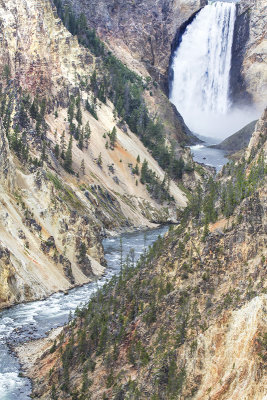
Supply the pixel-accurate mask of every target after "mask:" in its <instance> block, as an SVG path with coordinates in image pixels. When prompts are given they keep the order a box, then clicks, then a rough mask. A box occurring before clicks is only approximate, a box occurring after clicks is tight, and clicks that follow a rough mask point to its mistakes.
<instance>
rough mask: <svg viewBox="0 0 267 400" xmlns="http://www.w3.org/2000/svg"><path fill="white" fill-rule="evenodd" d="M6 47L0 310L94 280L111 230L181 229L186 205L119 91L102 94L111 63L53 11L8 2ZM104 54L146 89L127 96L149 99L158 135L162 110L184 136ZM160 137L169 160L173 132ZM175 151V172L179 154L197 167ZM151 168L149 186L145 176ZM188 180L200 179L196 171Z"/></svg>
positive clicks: (3, 22)
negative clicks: (119, 100)
mask: <svg viewBox="0 0 267 400" xmlns="http://www.w3.org/2000/svg"><path fill="white" fill-rule="evenodd" d="M0 40H1V43H2V45H1V47H0V61H1V66H2V67H1V74H0V80H1V82H0V84H1V85H0V100H1V101H0V103H1V107H0V117H1V118H2V122H3V128H2V125H1V129H0V170H1V174H0V192H1V204H0V207H1V218H0V233H1V234H0V245H1V256H0V273H1V288H0V297H1V301H0V307H5V306H8V305H11V304H14V303H16V302H20V301H25V300H33V299H37V298H41V297H44V296H47V295H49V294H50V293H52V292H54V291H56V290H60V289H62V290H65V289H68V288H70V287H72V286H73V285H77V284H82V283H85V282H88V281H89V280H90V279H91V278H92V276H93V275H99V274H101V273H102V272H103V267H101V265H100V264H102V266H103V265H104V258H103V249H102V246H101V240H102V238H103V235H104V234H105V232H110V231H114V230H119V229H130V228H131V227H133V226H138V227H144V226H153V223H159V222H166V221H170V220H176V218H177V215H176V211H177V208H178V209H179V208H183V207H185V206H186V203H187V199H186V196H185V194H184V192H183V191H182V190H180V189H179V187H178V185H177V183H175V182H174V181H172V180H170V179H169V178H168V179H167V175H166V172H165V171H164V170H163V169H162V168H161V167H160V166H159V164H158V162H157V161H156V160H155V159H154V158H153V156H152V154H151V150H150V151H149V150H148V149H147V148H146V147H145V145H144V141H141V139H143V138H142V135H143V134H142V132H141V134H140V135H139V137H137V136H136V135H135V134H133V132H132V131H131V129H130V128H129V125H128V124H127V123H126V122H125V121H124V120H123V118H122V117H119V116H118V112H117V109H116V108H115V106H114V104H113V103H112V99H113V98H114V92H115V89H112V90H113V92H112V95H110V97H108V96H105V97H104V96H102V100H100V99H99V98H97V97H96V92H94V89H93V88H94V85H95V87H98V85H99V87H101V88H102V87H103V82H104V78H105V72H106V71H105V72H104V71H103V70H101V68H102V67H103V65H104V62H103V60H102V61H101V59H100V57H99V56H96V55H95V54H94V52H93V51H91V50H90V49H88V48H86V47H84V46H82V45H81V44H80V43H79V42H78V39H77V37H76V36H72V35H71V34H70V33H69V32H68V31H67V29H66V28H65V27H64V25H63V24H62V22H61V21H60V19H59V18H58V16H57V13H56V10H55V8H53V7H52V6H51V4H50V2H48V1H45V0H40V1H38V2H36V1H34V0H27V1H18V0H17V1H15V2H14V1H11V0H10V1H6V2H2V3H1V4H0ZM95 40H96V43H97V44H98V45H99V46H100V47H101V44H99V43H100V42H98V41H97V39H95ZM101 48H102V47H101ZM104 56H105V57H106V58H105V61H106V60H107V58H108V57H110V59H108V60H109V61H110V62H115V66H116V67H117V68H121V70H122V72H123V73H124V74H126V76H128V75H129V76H130V78H129V79H132V80H133V81H136V82H137V84H138V85H139V86H137V84H136V86H135V88H134V90H135V92H134V90H133V89H132V87H131V90H132V91H133V92H134V93H135V94H136V93H137V95H138V96H139V92H140V93H141V92H142V93H143V96H144V99H143V98H141V97H140V96H139V97H137V99H138V101H139V102H140V108H142V110H141V111H142V113H143V112H144V108H145V106H144V104H145V101H147V104H150V107H151V110H153V113H152V114H151V116H149V111H147V114H146V115H145V118H146V121H147V120H148V119H149V118H150V120H149V121H150V125H149V128H150V129H156V133H157V134H158V133H159V126H158V125H156V124H154V123H153V120H154V118H155V114H157V113H159V112H161V113H162V115H164V116H166V117H167V119H168V120H167V122H166V123H167V124H170V125H172V128H171V129H170V131H172V132H174V136H175V135H176V132H178V131H179V129H181V135H182V136H183V135H185V133H184V131H183V129H185V128H181V126H182V122H181V123H179V126H178V125H177V121H176V122H175V121H172V120H171V118H172V115H173V114H172V112H173V111H172V108H171V106H170V104H169V103H168V107H169V108H168V107H165V104H166V101H168V100H167V98H166V97H164V95H163V93H162V92H161V91H160V90H159V89H158V88H156V87H154V86H153V85H152V83H151V82H150V83H149V82H146V80H145V77H144V76H140V75H136V74H134V73H132V72H131V71H129V70H128V69H126V67H124V66H121V64H120V63H119V61H116V60H115V61H114V58H112V56H110V54H107V53H105V54H104ZM104 56H103V57H104ZM101 62H102V64H101ZM114 68H115V67H114ZM94 71H95V72H94ZM127 74H128V75H127ZM96 75H97V77H96ZM107 77H108V78H109V79H110V81H112V79H113V76H112V77H111V76H107ZM101 79H102V81H101ZM92 82H94V85H93V83H92ZM129 82H130V83H129V84H127V83H126V84H125V85H126V86H125V87H126V89H125V91H126V92H127V93H129V92H130V90H129V85H131V83H132V82H131V81H129ZM110 85H111V83H110ZM127 85H128V86H127ZM145 88H146V89H145ZM157 91H158V94H157ZM150 92H151V94H150ZM115 94H116V93H115ZM112 96H113V97H112ZM99 97H100V95H99ZM103 97H104V98H103ZM145 98H147V100H145ZM140 99H141V100H140ZM135 100H136V99H135ZM170 110H171V111H170ZM141 117H142V115H141ZM139 118H140V117H139ZM135 120H137V117H136V119H133V123H135V122H136V121H135ZM114 129H115V130H114ZM147 130H148V129H147ZM112 132H113V136H112ZM114 132H115V133H114ZM112 140H113V142H112ZM160 140H161V144H162V145H164V146H165V145H166V147H164V148H165V149H166V151H167V153H168V156H169V154H170V150H169V149H170V141H171V135H169V136H168V133H167V134H166V137H163V136H161V137H160ZM158 142H159V140H158ZM165 142H166V144H165ZM8 143H9V144H8ZM68 149H69V150H68ZM174 152H176V156H177V160H178V161H177V162H178V164H179V162H180V161H179V157H180V156H182V157H183V158H184V160H185V162H186V163H187V164H188V165H187V166H188V167H190V166H191V165H192V162H191V157H190V155H189V152H188V151H187V150H186V149H183V148H182V147H181V146H179V145H178V146H175V148H174ZM145 160H146V161H147V166H148V170H147V169H146V173H148V174H150V175H149V177H150V178H149V179H150V182H148V181H144V180H143V179H141V169H142V165H143V163H144V162H145ZM67 161H68V162H69V164H68V167H67ZM182 165H184V164H183V162H182ZM149 171H150V172H149ZM184 174H185V176H186V177H187V178H188V176H190V177H191V178H192V180H193V181H197V180H198V179H200V176H199V174H198V173H197V172H196V171H193V169H192V167H190V168H188V171H187V172H186V171H184ZM151 177H152V178H151ZM151 179H152V181H153V182H154V184H155V185H156V186H154V187H152V186H151ZM190 180H191V179H190ZM160 193H161V194H162V196H161V194H160ZM159 194H160V196H159Z"/></svg>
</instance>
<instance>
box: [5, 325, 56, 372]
mask: <svg viewBox="0 0 267 400" xmlns="http://www.w3.org/2000/svg"><path fill="white" fill-rule="evenodd" d="M62 329H63V326H61V327H58V328H55V329H52V330H51V331H49V332H48V334H47V336H45V337H44V338H41V339H36V340H31V341H29V342H26V343H23V344H20V345H18V346H15V347H14V348H13V349H12V350H13V351H14V353H15V354H16V356H17V357H18V359H19V362H20V365H21V372H22V374H21V375H24V376H26V377H27V378H30V379H31V370H32V367H33V366H34V364H35V363H36V362H37V361H38V359H39V358H41V357H42V356H43V355H45V354H46V353H47V352H49V351H50V349H51V347H52V346H53V343H54V341H55V340H56V339H57V337H58V336H59V335H60V333H61V331H62Z"/></svg>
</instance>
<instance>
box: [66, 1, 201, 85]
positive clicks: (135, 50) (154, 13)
mask: <svg viewBox="0 0 267 400" xmlns="http://www.w3.org/2000/svg"><path fill="white" fill-rule="evenodd" d="M71 3H72V4H73V6H74V9H75V10H76V12H78V13H81V12H83V13H85V15H86V17H87V19H88V21H89V23H90V25H91V26H92V27H94V28H95V29H96V30H97V32H98V34H99V35H100V37H101V38H102V39H103V40H104V41H107V42H108V43H109V45H110V46H111V48H112V49H113V50H114V51H115V52H120V51H123V52H124V53H125V55H124V57H127V54H128V57H129V58H131V59H132V61H131V62H132V63H133V65H136V67H137V68H138V67H139V68H142V67H141V66H140V65H143V66H144V67H145V68H146V69H147V71H148V72H149V73H150V74H151V76H152V77H153V78H154V79H155V80H156V81H157V82H159V83H160V84H161V85H162V87H164V88H165V90H167V86H168V81H167V71H168V66H169V59H170V56H171V51H172V44H173V42H174V40H175V37H176V33H177V31H178V29H179V28H180V27H181V25H182V24H184V23H185V22H186V21H187V20H188V19H189V18H190V17H191V16H192V15H193V14H194V13H196V12H197V11H198V10H199V9H200V8H201V7H202V6H204V5H205V4H206V3H207V1H205V0H189V1H188V0H175V1H170V0H164V1H162V0H157V1H150V0H149V1H142V0H140V1H134V2H133V1H129V0H127V1H122V0H114V1H112V2H109V1H105V0H101V1H90V2H89V1H87V0H72V1H71ZM120 49H121V50H120Z"/></svg>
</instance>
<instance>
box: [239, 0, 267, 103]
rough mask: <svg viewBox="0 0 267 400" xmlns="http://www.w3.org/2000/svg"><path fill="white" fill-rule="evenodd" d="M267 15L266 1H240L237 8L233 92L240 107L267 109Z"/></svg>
mask: <svg viewBox="0 0 267 400" xmlns="http://www.w3.org/2000/svg"><path fill="white" fill-rule="evenodd" d="M266 11H267V5H266V1H264V0H253V1H247V0H241V1H240V2H239V3H238V6H237V20H236V26H235V33H234V43H233V64H232V71H231V88H232V95H233V100H234V101H235V102H236V103H239V104H249V103H256V104H257V105H259V106H265V105H266V101H267V97H266V96H267V95H266V93H267V72H266V54H267V40H266V26H267V17H266V15H267V12H266Z"/></svg>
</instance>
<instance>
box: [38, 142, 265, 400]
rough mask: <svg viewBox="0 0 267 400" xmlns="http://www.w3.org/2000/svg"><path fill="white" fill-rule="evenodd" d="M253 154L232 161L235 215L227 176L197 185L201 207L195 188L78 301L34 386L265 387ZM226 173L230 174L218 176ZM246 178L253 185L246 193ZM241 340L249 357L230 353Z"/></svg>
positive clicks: (196, 393)
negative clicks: (227, 206) (169, 221)
mask: <svg viewBox="0 0 267 400" xmlns="http://www.w3.org/2000/svg"><path fill="white" fill-rule="evenodd" d="M265 141H266V138H265ZM259 143H261V145H262V144H264V143H262V142H261V141H260V142H258V145H257V146H259ZM265 144H266V143H265ZM265 144H264V146H265ZM264 151H266V146H265V150H264ZM250 154H253V155H252V156H250V157H248V159H247V161H245V166H244V162H241V163H240V164H238V165H236V166H235V167H234V166H233V165H230V166H228V167H226V171H227V169H228V168H230V169H231V171H232V173H233V178H234V179H233V182H232V185H233V192H234V193H235V199H236V201H235V206H234V207H233V209H232V210H231V213H230V215H229V216H228V217H230V218H228V219H225V218H224V215H223V212H224V209H223V208H222V207H221V204H222V198H223V195H222V193H223V192H222V190H221V189H218V188H219V187H220V186H219V183H218V182H217V183H215V182H213V181H211V180H209V181H208V182H207V187H206V193H205V194H204V196H203V194H202V193H201V192H200V191H199V192H198V196H199V197H198V198H201V199H202V198H203V201H201V207H200V208H197V207H196V204H198V201H197V197H194V198H193V199H192V203H191V207H189V208H188V209H186V210H185V211H184V214H183V215H182V216H181V224H180V225H179V226H178V227H176V228H173V227H172V228H171V229H170V231H169V233H168V235H167V236H166V237H164V238H159V239H158V241H157V242H156V243H154V245H153V246H152V248H151V249H150V251H149V252H148V253H147V254H145V255H144V256H143V257H142V258H141V260H140V262H139V263H138V265H137V266H134V265H133V260H132V259H131V257H129V258H128V259H127V260H126V263H125V265H124V267H123V268H122V269H121V273H120V275H119V276H118V277H114V278H113V279H112V280H111V281H110V283H109V284H108V285H106V286H105V287H104V288H103V289H102V290H100V291H98V293H97V294H96V295H95V297H94V298H93V299H92V300H91V301H90V303H89V304H88V306H86V307H84V308H83V309H77V311H76V316H75V318H74V320H72V321H70V323H69V325H68V326H67V327H66V328H65V329H64V330H63V332H62V334H61V336H60V337H59V340H58V341H57V343H56V344H55V346H54V347H53V351H54V353H53V358H52V359H51V358H50V356H49V355H48V356H46V355H44V359H43V360H41V368H42V366H43V368H44V369H45V368H46V367H45V366H46V364H47V363H50V365H51V371H50V373H49V376H46V379H45V382H41V381H39V380H38V377H39V371H37V370H36V371H35V372H32V375H31V376H32V377H34V379H35V386H34V394H35V395H36V396H39V397H41V398H43V399H45V398H47V397H46V396H54V397H53V398H57V399H63V398H64V399H68V398H69V399H79V400H82V399H87V398H91V399H97V400H98V399H104V398H105V399H128V398H129V399H153V400H157V399H158V400H161V399H162V400H163V399H164V400H165V399H180V398H194V399H201V398H205V396H206V394H208V395H209V396H210V398H211V399H215V398H216V399H222V398H225V397H222V395H221V390H222V388H223V394H224V396H227V397H226V398H231V396H232V394H233V390H235V389H234V388H236V387H237V386H238V387H239V388H240V391H239V395H240V396H242V397H244V398H245V397H248V398H249V397H251V396H253V393H255V390H257V395H259V396H260V394H262V393H263V390H264V383H263V375H261V374H260V372H259V371H261V369H262V368H263V359H262V356H261V354H262V353H261V352H259V351H257V349H256V348H257V346H258V348H260V349H262V343H263V342H264V341H263V339H262V338H263V337H264V336H263V335H264V333H262V335H261V336H257V337H258V341H257V343H258V344H255V346H254V344H253V343H254V341H253V337H254V335H255V334H256V333H257V332H258V331H261V329H262V319H261V318H262V313H263V308H264V298H265V297H266V290H267V288H266V282H265V281H264V275H265V268H266V235H265V228H264V225H265V223H266V215H267V209H266V204H267V202H266V200H267V199H266V196H267V193H266V164H265V163H264V161H263V158H262V154H261V151H260V150H259V149H257V148H254V150H253V149H251V150H250ZM226 171H224V173H225V172H226ZM240 171H241V172H242V174H241V172H240ZM240 174H241V175H240ZM252 175H253V179H252V178H251V177H252ZM241 178H242V179H241ZM225 179H227V174H226V176H225V175H224V174H222V176H221V177H220V180H219V182H222V184H224V183H223V182H224V180H225ZM251 182H253V183H251ZM255 182H256V183H255ZM241 183H242V184H241ZM240 187H242V188H243V187H245V188H247V190H245V189H244V190H242V195H240ZM226 190H227V186H226ZM212 212H213V214H212ZM241 213H242V216H243V218H240V215H241ZM208 217H209V218H208ZM207 218H208V222H209V223H210V224H209V225H208V224H207V223H206V222H207ZM214 222H216V223H214ZM252 308H253V309H254V310H257V311H256V313H257V316H255V321H254V322H253V323H251V324H250V323H248V322H246V324H245V325H246V328H242V329H243V330H246V335H245V336H244V335H243V336H240V337H239V331H238V332H237V331H236V329H239V328H238V327H237V326H239V325H240V326H243V325H242V324H243V321H245V320H246V318H247V315H248V314H250V313H251V309H252ZM238 324H239V325H238ZM221 336H222V337H224V340H221V339H220V337H221ZM248 338H250V339H251V340H250V339H248ZM237 342H238V343H239V344H238V345H239V346H240V351H242V354H243V349H244V351H245V352H246V354H249V357H248V358H247V357H245V355H244V354H243V357H242V356H241V357H240V354H238V357H234V358H233V357H232V356H231V357H230V359H229V358H227V354H228V352H229V351H230V352H231V354H232V352H233V351H234V350H233V349H232V348H231V349H229V348H228V347H227V346H230V347H232V346H233V343H237ZM214 343H215V344H216V349H215V350H214V351H213V350H212V351H211V350H210V349H211V347H212V346H214ZM241 349H242V350H241ZM218 363H220V364H221V366H222V368H220V369H219V370H218V372H217V373H216V374H215V375H214V369H216V368H217V367H216V365H218ZM39 366H40V364H39V365H38V367H39ZM248 368H250V370H251V371H253V372H251V373H250V375H249V376H248V377H247V378H246V380H244V377H243V376H241V375H240V374H238V371H239V370H240V369H242V370H243V369H248ZM41 371H42V369H41ZM256 376H257V377H258V378H257V380H255V377H256ZM207 377H208V378H207ZM229 379H230V382H231V383H232V385H229V384H228V383H227V382H229ZM255 385H256V386H255ZM203 396H204V397H203Z"/></svg>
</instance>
